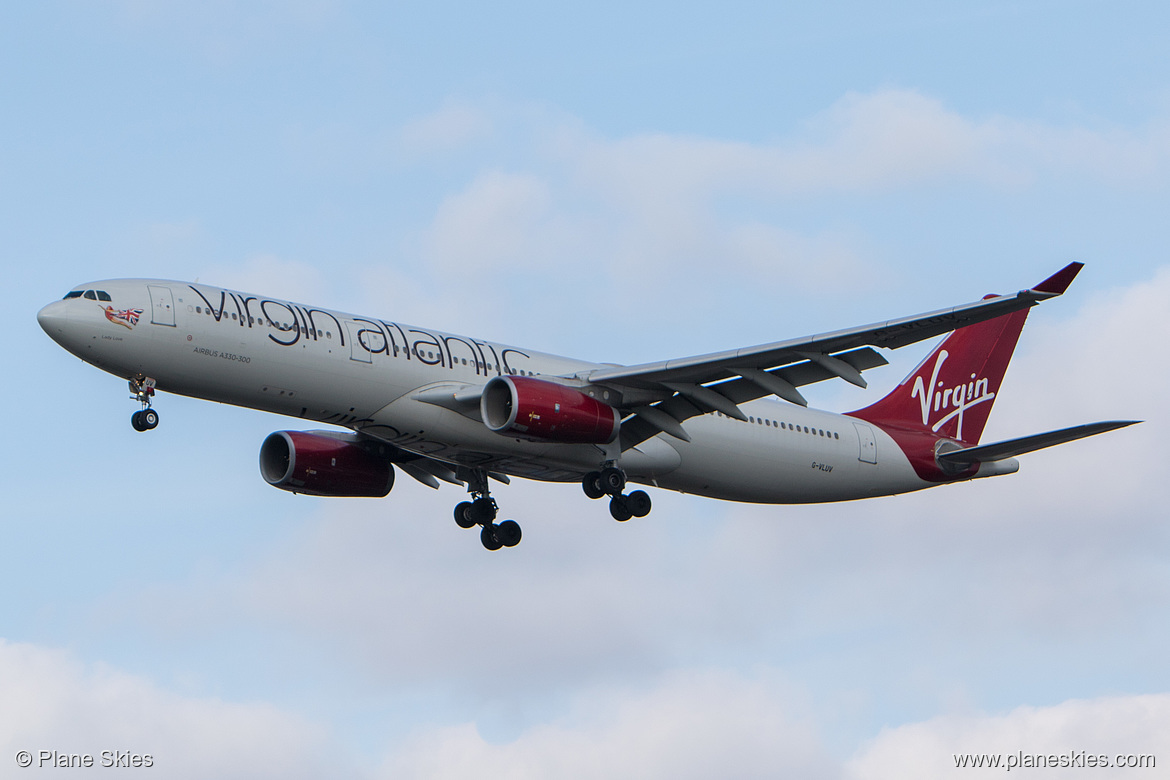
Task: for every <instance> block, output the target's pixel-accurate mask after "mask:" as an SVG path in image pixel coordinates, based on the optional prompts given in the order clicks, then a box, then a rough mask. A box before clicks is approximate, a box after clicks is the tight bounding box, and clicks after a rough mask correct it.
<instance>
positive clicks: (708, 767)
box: [383, 670, 838, 780]
mask: <svg viewBox="0 0 1170 780" xmlns="http://www.w3.org/2000/svg"><path fill="white" fill-rule="evenodd" d="M792 699H793V697H792V695H791V694H790V693H789V692H788V691H787V690H786V689H785V686H783V685H782V684H780V683H778V682H777V681H776V680H774V679H768V678H767V677H764V678H754V679H753V678H745V677H742V676H739V675H734V674H728V673H723V672H715V671H693V670H692V671H683V672H678V673H675V674H671V675H668V676H667V677H666V678H665V679H663V680H661V681H660V682H659V683H658V684H657V685H655V686H654V687H653V688H651V689H650V690H647V691H632V690H610V691H604V692H597V691H594V692H592V693H590V694H589V695H587V696H583V697H582V698H581V699H580V700H579V701H578V702H577V704H576V706H575V708H574V711H573V712H572V714H571V715H569V716H566V717H564V718H560V719H557V720H556V721H555V722H551V723H547V724H542V725H540V726H536V727H533V728H531V729H529V730H527V731H525V732H524V733H523V734H521V735H520V736H519V737H518V738H517V739H515V740H513V741H510V742H506V743H503V744H492V743H489V742H488V741H486V740H484V739H483V737H481V736H480V735H479V734H478V733H477V731H476V729H475V727H474V725H472V724H465V725H460V726H454V727H449V728H442V729H435V730H431V731H425V732H421V733H419V734H416V735H415V736H414V737H413V738H412V739H410V740H408V741H407V743H406V744H405V745H404V746H403V748H402V749H401V750H399V751H398V752H397V753H396V754H395V755H393V756H391V757H390V758H389V759H388V760H387V761H386V763H385V766H384V768H383V776H384V777H386V778H432V779H433V780H439V779H440V778H465V777H471V776H475V777H479V778H512V779H513V780H524V779H525V778H547V777H557V778H565V779H566V780H571V779H572V778H598V777H636V778H645V779H646V780H654V778H662V779H663V780H667V779H668V778H669V780H685V779H686V778H711V777H736V778H753V777H759V778H765V777H767V778H771V777H777V776H789V777H802V778H809V779H810V780H815V778H832V777H836V776H837V775H838V768H837V767H836V766H835V765H834V762H833V761H832V760H831V759H829V758H828V756H827V754H826V753H825V751H824V749H823V747H822V746H821V744H820V739H819V736H818V734H817V733H816V729H815V727H813V726H812V725H810V724H809V723H808V722H807V721H806V720H803V719H802V718H801V717H800V710H801V708H800V707H799V705H798V706H793V701H792Z"/></svg>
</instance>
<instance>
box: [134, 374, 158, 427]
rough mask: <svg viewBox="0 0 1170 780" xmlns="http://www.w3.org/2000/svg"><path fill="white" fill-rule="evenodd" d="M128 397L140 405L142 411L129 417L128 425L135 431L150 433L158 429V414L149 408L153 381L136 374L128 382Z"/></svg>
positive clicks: (152, 393) (152, 395)
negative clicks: (130, 394) (129, 393)
mask: <svg viewBox="0 0 1170 780" xmlns="http://www.w3.org/2000/svg"><path fill="white" fill-rule="evenodd" d="M130 392H131V393H133V394H134V395H132V396H130V397H131V398H133V399H134V400H135V401H138V403H140V404H142V409H140V410H139V411H137V412H135V413H134V414H132V415H130V425H131V426H133V428H134V430H136V431H151V430H154V429H155V428H157V427H158V412H156V411H155V410H154V409H151V408H150V401H151V399H152V398H153V397H154V380H153V379H151V378H150V377H148V376H143V375H142V374H136V375H135V376H134V378H132V379H131V380H130Z"/></svg>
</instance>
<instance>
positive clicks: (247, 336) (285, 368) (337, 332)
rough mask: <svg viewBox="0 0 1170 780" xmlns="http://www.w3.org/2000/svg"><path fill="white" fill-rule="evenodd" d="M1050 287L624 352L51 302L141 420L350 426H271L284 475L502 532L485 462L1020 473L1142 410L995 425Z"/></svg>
mask: <svg viewBox="0 0 1170 780" xmlns="http://www.w3.org/2000/svg"><path fill="white" fill-rule="evenodd" d="M1081 268H1082V264H1081V263H1072V264H1070V265H1068V266H1066V267H1064V268H1063V269H1061V270H1060V271H1058V272H1057V273H1055V274H1053V275H1052V276H1050V277H1049V278H1047V279H1045V280H1044V281H1042V282H1041V283H1040V284H1038V285H1036V286H1035V287H1032V288H1029V289H1025V290H1021V291H1019V292H1017V293H1015V294H1014V295H988V296H985V297H984V298H983V299H982V300H979V301H975V302H973V303H967V304H963V305H960V306H954V307H951V308H946V309H940V310H937V311H932V312H927V313H925V314H919V315H915V316H912V317H904V318H901V319H894V320H889V321H886V322H879V323H874V324H871V325H865V326H862V327H857V328H850V329H846V330H839V331H835V332H831V333H825V334H821V335H814V336H809V337H806V338H797V339H792V340H788V341H779V342H773V343H768V344H761V345H758V346H753V347H747V348H742V349H733V350H728V351H724V352H716V353H712V354H705V355H698V356H694V357H685V358H681V359H675V360H666V361H662V362H655V363H645V364H640V365H633V366H620V365H615V364H608V363H593V362H588V361H584V360H574V359H571V358H567V357H560V356H557V355H551V354H544V353H540V352H536V351H534V350H530V349H523V348H520V347H514V346H507V345H504V344H499V343H496V342H492V341H488V340H486V339H481V338H476V337H470V336H457V335H453V334H448V333H444V332H441V331H437V330H432V329H428V328H418V327H413V326H410V325H405V324H402V323H398V322H393V321H388V320H383V319H380V318H377V317H366V316H359V315H355V314H347V313H344V312H340V311H333V310H330V309H325V308H321V307H316V306H310V305H304V304H300V303H294V302H291V301H285V300H281V299H277V298H268V297H264V296H260V295H252V294H248V293H242V292H237V291H234V290H226V289H222V288H219V287H212V286H209V285H205V284H198V283H188V282H178V281H166V280H156V279H116V280H108V281H99V282H92V283H87V284H82V285H79V286H77V287H74V288H73V289H72V290H71V291H69V292H68V293H67V294H66V295H65V297H64V298H63V299H61V300H58V301H54V302H53V303H50V304H48V305H47V306H45V307H44V308H43V309H41V310H40V312H39V313H38V314H37V320H38V322H39V323H40V325H41V327H42V328H43V329H44V331H45V332H46V333H47V334H48V335H49V336H50V337H51V338H52V339H53V340H54V341H56V342H57V343H58V344H60V345H61V346H62V347H64V348H65V349H66V350H68V351H69V352H71V353H73V354H74V355H76V356H77V357H79V358H81V359H82V360H83V361H85V362H87V363H90V364H92V365H94V366H96V367H98V368H100V369H102V370H103V371H106V372H109V373H111V374H114V375H115V376H118V377H121V378H122V379H125V380H127V381H128V382H129V386H130V391H131V393H132V398H133V399H134V400H135V401H136V402H137V403H138V404H139V407H140V408H139V409H138V411H136V412H134V413H133V415H132V416H131V424H132V425H133V427H134V428H135V430H138V431H148V430H152V429H154V428H155V427H156V426H157V425H158V422H159V416H158V412H157V411H156V410H155V408H154V406H153V401H154V398H155V394H156V391H166V392H169V393H176V394H179V395H186V396H191V397H194V398H202V399H206V400H210V401H219V402H221V403H227V404H234V405H237V406H244V407H248V408H251V409H259V410H263V411H267V412H273V413H276V414H281V415H287V416H289V417H295V418H298V419H302V420H312V421H314V422H315V423H324V424H329V425H333V426H337V427H338V428H339V429H338V430H310V431H291V430H286V431H277V432H275V433H273V434H271V435H269V436H268V437H267V438H266V439H265V440H264V442H263V444H262V445H261V447H260V473H261V475H262V476H263V478H264V479H265V481H267V482H268V483H269V484H271V485H273V486H274V487H277V488H280V489H282V490H288V491H292V492H293V493H303V494H308V495H316V496H359V497H384V496H386V495H387V494H388V493H389V492H390V490H391V488H392V487H393V485H394V476H395V471H396V469H397V470H399V471H402V472H403V473H405V474H407V475H409V476H411V477H413V478H414V479H416V480H418V481H419V482H421V483H423V484H425V485H428V486H430V487H433V488H438V487H439V486H440V481H442V482H447V483H451V484H455V485H459V486H460V487H464V488H466V490H467V493H468V500H466V501H461V502H460V503H459V504H458V506H456V507H455V512H454V515H455V521H456V522H457V523H458V524H459V526H461V527H462V528H467V529H470V528H474V527H476V526H479V527H480V540H481V542H482V544H483V546H484V547H485V548H487V549H489V550H498V549H500V548H501V547H513V546H515V545H516V544H517V543H519V541H520V539H521V529H520V526H519V524H518V523H516V521H514V520H504V521H502V522H496V519H497V516H498V512H499V506H498V504H497V503H496V501H495V499H494V498H493V497H492V494H491V489H490V485H489V482H490V481H492V480H494V481H498V482H501V483H504V484H507V483H509V482H510V477H521V478H528V479H536V480H544V481H552V482H579V483H580V484H581V486H582V489H583V490H584V492H585V494H586V496H588V497H589V498H591V499H600V498H603V497H606V496H608V497H609V510H610V514H611V515H612V516H613V517H614V518H615V519H616V520H619V521H626V520H629V519H630V518H631V517H644V516H645V515H647V514H648V513H649V512H650V509H651V498H650V496H649V494H648V493H647V492H646V491H644V490H640V489H639V490H634V491H632V492H628V493H627V492H626V488H627V486H628V485H629V484H631V483H635V484H638V485H642V486H651V487H656V488H661V489H667V490H675V491H679V492H682V493H691V494H695V495H701V496H708V497H711V498H716V499H724V500H729V501H742V502H751V503H766V504H794V503H817V502H830V501H847V500H853V499H861V498H869V497H874V496H887V495H895V494H900V493H906V492H910V491H915V490H921V489H924V488H929V487H934V486H937V485H945V484H951V483H955V482H960V481H965V480H970V479H978V478H982V477H990V476H997V475H1003V474H1011V473H1015V472H1016V471H1017V470H1018V469H1019V462H1018V461H1017V460H1016V456H1018V455H1022V454H1025V453H1028V452H1032V451H1035V450H1039V449H1043V448H1045V447H1051V446H1053V445H1056V444H1062V443H1065V442H1069V441H1073V440H1075V439H1080V438H1083V437H1086V436H1092V435H1095V434H1099V433H1104V432H1106V431H1111V430H1115V429H1118V428H1122V427H1125V426H1127V425H1132V424H1134V423H1135V422H1139V421H1135V420H1115V421H1106V422H1098V423H1091V424H1087V425H1078V426H1074V427H1071V428H1065V429H1061V430H1057V431H1049V432H1046V433H1039V434H1033V435H1029V436H1024V437H1021V438H1015V439H1009V440H1007V441H1000V442H994V443H991V444H980V437H981V435H982V433H983V428H984V426H985V424H986V422H987V419H988V415H989V414H990V412H991V408H992V404H993V403H994V400H995V398H996V396H997V395H998V394H999V391H1000V385H1001V383H1002V380H1003V377H1004V374H1005V372H1006V370H1007V366H1008V361H1009V360H1010V358H1011V355H1012V352H1013V350H1014V349H1015V346H1016V342H1017V340H1018V338H1019V335H1020V331H1021V329H1022V328H1023V326H1024V321H1025V319H1026V318H1027V316H1028V311H1029V309H1030V308H1031V307H1032V306H1035V305H1037V304H1038V303H1040V302H1042V301H1045V300H1047V299H1049V298H1054V297H1056V296H1059V295H1061V294H1063V293H1064V292H1065V290H1067V289H1068V286H1069V285H1070V284H1071V283H1072V281H1073V278H1074V277H1075V276H1076V275H1077V274H1078V273H1079V272H1080V270H1081ZM943 334H947V335H946V336H945V338H944V339H942V341H941V342H940V343H939V344H938V345H937V346H936V347H935V348H934V350H933V351H932V352H931V353H930V354H929V355H928V356H927V357H926V358H925V359H924V360H923V361H922V363H921V364H919V365H918V367H917V368H915V369H914V370H913V371H912V372H911V373H910V374H909V376H907V377H906V378H905V379H904V380H902V382H900V383H899V384H898V386H897V387H895V388H894V389H893V390H892V391H891V392H890V393H889V394H888V395H886V396H885V397H884V398H881V399H880V400H878V401H876V402H875V403H873V404H871V405H870V406H867V407H865V408H862V409H858V410H856V411H852V412H848V413H846V414H837V413H833V412H827V411H820V410H816V409H811V408H809V407H808V402H807V401H806V399H805V398H804V396H803V395H802V394H801V392H800V390H799V388H800V387H802V386H805V385H810V384H813V383H816V382H822V381H825V380H829V379H842V380H844V381H846V382H851V383H853V384H855V385H858V386H860V387H865V386H866V380H865V379H864V378H863V377H862V373H863V372H864V371H867V370H869V369H872V368H876V367H878V366H882V365H886V364H887V361H886V359H885V358H884V357H882V355H881V354H879V353H878V352H877V351H876V350H875V349H874V348H875V347H877V348H882V349H898V348H901V347H904V346H907V345H909V344H914V343H917V342H919V341H923V340H925V339H929V338H932V337H935V336H940V335H943Z"/></svg>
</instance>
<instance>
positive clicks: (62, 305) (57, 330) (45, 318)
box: [37, 301, 71, 341]
mask: <svg viewBox="0 0 1170 780" xmlns="http://www.w3.org/2000/svg"><path fill="white" fill-rule="evenodd" d="M69 304H70V302H69V301H53V302H52V303H50V304H49V305H48V306H46V307H45V308H43V309H41V310H40V311H39V312H37V322H38V323H40V326H41V330H43V331H45V333H48V334H49V336H50V337H51V338H52V339H53V340H54V341H60V340H61V336H62V334H63V333H64V331H65V326H66V325H68V323H69V310H70V308H71V307H70V305H69Z"/></svg>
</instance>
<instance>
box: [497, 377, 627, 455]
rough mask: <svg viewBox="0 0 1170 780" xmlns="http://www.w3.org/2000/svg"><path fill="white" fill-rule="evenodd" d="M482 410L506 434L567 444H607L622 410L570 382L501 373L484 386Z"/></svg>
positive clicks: (618, 425) (619, 421)
mask: <svg viewBox="0 0 1170 780" xmlns="http://www.w3.org/2000/svg"><path fill="white" fill-rule="evenodd" d="M479 403H480V407H479V411H480V415H481V416H482V417H483V421H484V424H485V425H487V427H488V428H489V429H490V430H493V431H495V432H496V433H499V434H503V435H506V436H514V437H517V438H521V439H533V440H536V441H554V442H562V443H565V444H608V443H610V442H611V441H613V440H614V438H615V437H617V434H618V428H619V427H620V425H621V415H619V414H618V410H617V409H614V408H613V407H612V406H609V405H608V404H604V403H602V402H601V401H598V400H597V399H596V398H591V397H590V396H588V395H586V394H585V393H582V392H581V391H580V390H576V389H574V388H572V387H566V386H564V385H558V384H557V383H555V382H546V381H545V380H543V379H533V378H532V377H524V376H497V377H494V378H493V379H492V380H491V381H489V382H488V383H487V385H485V386H484V389H483V396H482V397H481V398H480V402H479Z"/></svg>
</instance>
